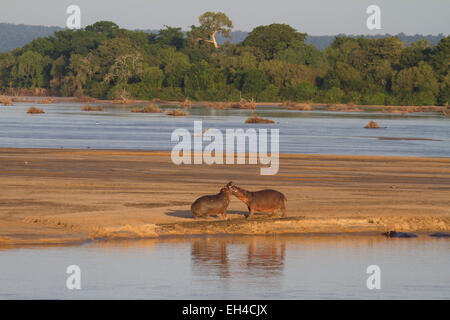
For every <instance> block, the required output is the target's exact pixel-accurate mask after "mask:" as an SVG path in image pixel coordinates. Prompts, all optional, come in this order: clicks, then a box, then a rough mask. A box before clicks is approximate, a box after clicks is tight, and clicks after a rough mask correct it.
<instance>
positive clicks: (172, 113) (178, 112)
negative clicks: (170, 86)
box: [166, 109, 189, 117]
mask: <svg viewBox="0 0 450 320" xmlns="http://www.w3.org/2000/svg"><path fill="white" fill-rule="evenodd" d="M188 114H189V113H188V112H186V111H183V110H180V109H175V110H173V111H170V110H167V111H166V116H174V117H184V116H187V115H188Z"/></svg>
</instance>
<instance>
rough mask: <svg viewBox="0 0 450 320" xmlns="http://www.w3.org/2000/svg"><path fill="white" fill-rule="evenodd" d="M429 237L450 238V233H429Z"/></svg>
mask: <svg viewBox="0 0 450 320" xmlns="http://www.w3.org/2000/svg"><path fill="white" fill-rule="evenodd" d="M430 237H435V238H450V233H444V232H436V233H433V234H430Z"/></svg>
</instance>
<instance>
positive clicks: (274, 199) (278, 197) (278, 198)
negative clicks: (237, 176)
mask: <svg viewBox="0 0 450 320" xmlns="http://www.w3.org/2000/svg"><path fill="white" fill-rule="evenodd" d="M230 189H231V193H232V194H233V195H234V196H236V197H237V198H238V199H239V200H241V201H242V202H244V203H245V204H246V205H247V207H248V211H249V214H248V216H247V218H252V217H253V214H254V213H255V212H262V213H271V214H270V215H269V216H270V217H272V216H274V215H276V214H277V213H278V210H281V212H282V216H283V217H286V202H287V199H286V197H285V196H284V194H282V193H281V192H279V191H277V190H271V189H266V190H261V191H255V192H252V191H247V190H245V189H242V188H239V187H238V186H236V185H231V187H230Z"/></svg>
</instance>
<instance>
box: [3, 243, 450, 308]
mask: <svg viewBox="0 0 450 320" xmlns="http://www.w3.org/2000/svg"><path fill="white" fill-rule="evenodd" d="M449 249H450V240H448V239H433V238H430V237H428V236H426V235H423V236H420V237H419V238H415V239H385V238H383V237H382V236H373V237H372V236H366V237H362V236H354V235H342V236H297V237H292V236H290V237H287V236H286V237H284V236H282V237H223V238H191V239H184V240H179V239H178V240H145V241H120V242H110V243H91V244H86V245H83V246H76V247H65V248H63V247H53V248H34V249H14V250H3V251H0V299H48V298H49V299H104V298H108V299H119V298H121V299H343V298H344V299H406V298H407V299H450V269H449V265H450V255H449V252H450V251H449ZM73 264H76V265H78V266H79V267H80V268H81V286H82V289H81V290H79V291H76V290H75V291H70V290H67V289H66V279H67V277H68V275H67V274H66V273H65V271H66V268H67V266H69V265H73ZM373 264H375V265H378V266H379V267H380V268H381V290H368V289H367V287H366V280H367V277H368V276H369V275H368V274H366V269H367V267H368V266H369V265H373Z"/></svg>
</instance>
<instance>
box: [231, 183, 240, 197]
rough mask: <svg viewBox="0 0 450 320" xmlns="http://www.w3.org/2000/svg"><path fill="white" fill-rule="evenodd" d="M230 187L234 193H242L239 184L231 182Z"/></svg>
mask: <svg viewBox="0 0 450 320" xmlns="http://www.w3.org/2000/svg"><path fill="white" fill-rule="evenodd" d="M229 188H230V191H231V193H232V194H234V195H236V194H240V193H241V192H242V190H241V188H239V187H238V186H236V185H234V184H231V185H230V186H229Z"/></svg>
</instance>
